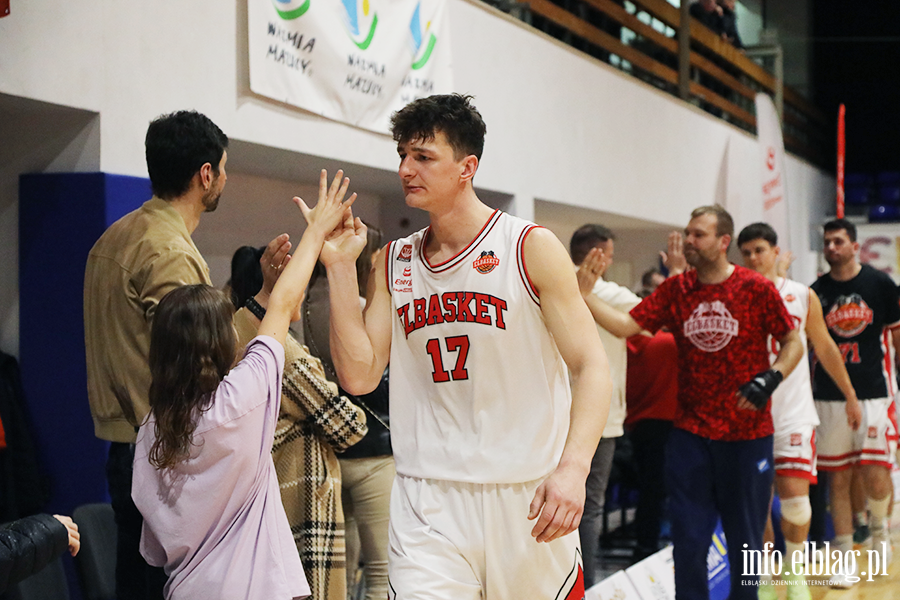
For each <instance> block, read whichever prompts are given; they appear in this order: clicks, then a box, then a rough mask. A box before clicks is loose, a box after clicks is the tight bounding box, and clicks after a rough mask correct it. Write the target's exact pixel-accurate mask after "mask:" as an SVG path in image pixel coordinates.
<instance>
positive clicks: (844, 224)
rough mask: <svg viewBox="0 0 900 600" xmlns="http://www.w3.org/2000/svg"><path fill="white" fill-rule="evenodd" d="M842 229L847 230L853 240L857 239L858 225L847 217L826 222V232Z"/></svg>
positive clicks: (848, 235)
mask: <svg viewBox="0 0 900 600" xmlns="http://www.w3.org/2000/svg"><path fill="white" fill-rule="evenodd" d="M841 229H843V230H845V231H846V232H847V237H849V238H850V241H851V242H855V241H856V225H854V224H853V223H851V222H850V221H848V220H847V219H834V220H832V221H828V222H827V223H825V231H826V232H829V231H840V230H841Z"/></svg>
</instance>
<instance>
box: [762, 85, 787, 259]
mask: <svg viewBox="0 0 900 600" xmlns="http://www.w3.org/2000/svg"><path fill="white" fill-rule="evenodd" d="M756 132H757V137H758V139H759V149H760V153H761V155H762V192H763V193H762V199H763V221H765V222H766V223H768V224H769V225H771V226H772V227H773V228H774V229H775V232H776V233H778V240H779V245H780V246H781V248H782V249H784V250H790V248H791V230H790V228H789V227H788V206H787V194H786V193H785V185H784V140H783V138H782V137H781V122H780V121H779V119H778V113H777V112H776V111H775V105H774V104H773V103H772V99H771V98H770V97H769V96H767V95H766V94H756Z"/></svg>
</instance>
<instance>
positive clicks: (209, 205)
mask: <svg viewBox="0 0 900 600" xmlns="http://www.w3.org/2000/svg"><path fill="white" fill-rule="evenodd" d="M218 183H219V178H218V177H216V178H215V179H214V180H213V182H212V185H210V186H209V191H208V192H206V193H205V194H204V195H203V212H213V211H214V210H216V209H217V208H218V207H219V198H221V197H222V190H221V189H220V188H219V186H218Z"/></svg>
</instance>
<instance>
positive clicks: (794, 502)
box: [781, 496, 812, 525]
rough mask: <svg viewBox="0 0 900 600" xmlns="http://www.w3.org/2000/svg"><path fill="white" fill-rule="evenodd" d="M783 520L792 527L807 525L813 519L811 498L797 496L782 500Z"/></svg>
mask: <svg viewBox="0 0 900 600" xmlns="http://www.w3.org/2000/svg"><path fill="white" fill-rule="evenodd" d="M781 518H782V519H784V520H785V521H787V522H788V523H791V524H792V525H805V524H806V523H809V520H810V519H811V518H812V507H811V506H810V504H809V496H795V497H793V498H784V499H782V500H781Z"/></svg>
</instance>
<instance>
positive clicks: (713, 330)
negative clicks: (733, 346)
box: [684, 300, 738, 352]
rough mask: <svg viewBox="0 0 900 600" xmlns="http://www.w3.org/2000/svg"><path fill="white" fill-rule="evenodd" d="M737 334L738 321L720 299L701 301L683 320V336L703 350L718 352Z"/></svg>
mask: <svg viewBox="0 0 900 600" xmlns="http://www.w3.org/2000/svg"><path fill="white" fill-rule="evenodd" d="M737 334H738V321H737V319H735V318H734V317H732V316H731V313H730V312H729V311H728V309H727V308H725V305H724V304H723V303H722V301H721V300H715V301H714V302H701V303H700V305H699V306H698V307H697V308H695V309H694V312H693V313H691V317H690V318H689V319H688V320H687V321H685V322H684V337H686V338H687V339H689V340H690V341H691V343H692V344H693V345H694V346H696V347H697V348H699V349H700V350H703V351H704V352H718V351H719V350H721V349H722V348H724V347H725V346H727V345H728V344H729V342H731V340H732V339H734V338H735V337H737Z"/></svg>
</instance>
